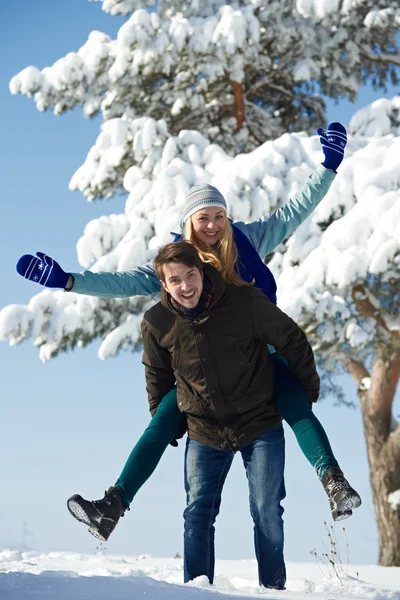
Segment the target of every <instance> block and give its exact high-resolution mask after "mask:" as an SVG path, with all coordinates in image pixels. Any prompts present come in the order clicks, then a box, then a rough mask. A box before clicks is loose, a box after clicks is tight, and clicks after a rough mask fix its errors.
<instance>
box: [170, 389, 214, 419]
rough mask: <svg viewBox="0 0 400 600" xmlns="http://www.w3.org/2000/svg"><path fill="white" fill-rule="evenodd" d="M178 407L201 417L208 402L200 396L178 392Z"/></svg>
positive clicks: (189, 413) (182, 410)
mask: <svg viewBox="0 0 400 600" xmlns="http://www.w3.org/2000/svg"><path fill="white" fill-rule="evenodd" d="M177 400H178V408H179V410H180V411H181V412H184V413H187V414H188V415H196V416H197V417H200V416H201V415H202V414H203V412H204V409H205V407H206V406H207V403H206V402H205V401H204V400H203V399H202V398H200V397H199V396H189V395H186V394H182V393H179V392H178V399H177Z"/></svg>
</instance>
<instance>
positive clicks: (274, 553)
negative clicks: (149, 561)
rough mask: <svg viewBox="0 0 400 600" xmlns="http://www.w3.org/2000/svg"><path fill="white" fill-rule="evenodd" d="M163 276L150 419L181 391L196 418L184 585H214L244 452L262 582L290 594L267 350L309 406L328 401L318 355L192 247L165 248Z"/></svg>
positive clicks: (150, 373)
mask: <svg viewBox="0 0 400 600" xmlns="http://www.w3.org/2000/svg"><path fill="white" fill-rule="evenodd" d="M154 267H155V270H156V273H157V276H158V277H159V279H160V281H161V283H162V288H163V289H162V292H161V301H160V302H159V303H158V304H156V305H155V306H153V307H152V308H151V309H150V310H148V311H147V312H146V313H145V315H144V319H143V323H142V336H143V345H144V353H143V364H144V365H145V368H146V384H147V392H148V396H149V403H150V410H151V412H152V413H154V411H155V410H156V409H157V406H158V404H159V403H160V402H161V400H162V398H163V397H164V396H165V395H166V393H167V392H168V391H169V390H171V388H172V387H173V386H174V385H175V382H176V385H177V399H178V406H179V409H180V410H181V411H182V412H185V413H186V415H187V423H188V435H189V437H188V441H187V446H186V455H185V488H186V493H187V507H186V509H185V512H184V521H185V533H184V579H185V582H187V581H190V580H192V579H194V578H195V577H198V576H200V575H206V576H207V577H208V579H209V581H210V583H212V582H213V578H214V562H215V559H214V522H215V519H216V517H217V515H218V512H219V507H220V501H221V494H222V488H223V485H224V482H225V479H226V476H227V473H228V471H229V469H230V466H231V464H232V460H233V457H234V453H235V452H237V451H240V452H241V454H242V458H243V463H244V466H245V469H246V474H247V478H248V482H249V491H250V511H251V514H252V517H253V521H254V533H255V551H256V556H257V562H258V572H259V582H260V585H263V586H265V587H266V588H273V589H284V585H285V581H286V570H285V563H284V558H283V521H282V513H283V508H282V507H281V504H280V502H281V500H282V499H283V498H284V497H285V486H284V477H283V470H284V436H283V428H282V423H281V417H280V415H279V414H278V413H277V412H276V408H275V405H274V402H273V391H274V383H273V364H272V360H271V358H270V354H269V351H268V348H267V344H271V345H273V346H274V347H275V348H276V349H277V350H278V351H279V352H280V354H281V355H282V356H283V357H284V358H285V359H286V360H287V361H288V364H289V367H290V369H291V370H292V372H293V374H294V375H295V376H296V377H297V378H298V379H299V381H300V383H301V384H302V386H303V389H304V391H305V393H306V394H307V397H308V399H309V401H310V402H313V401H315V400H316V399H317V398H318V394H319V377H318V374H317V371H316V368H315V363H314V358H313V352H312V349H311V347H310V345H309V343H308V342H307V339H306V336H305V335H304V333H303V332H302V331H301V329H300V328H299V327H298V326H297V325H296V323H294V321H292V319H290V318H289V317H288V316H287V315H285V314H284V313H282V311H280V310H279V309H278V308H277V307H276V306H275V305H274V304H272V303H271V302H270V301H269V300H268V298H266V296H265V295H264V294H263V293H262V292H261V291H260V290H258V289H256V288H254V287H252V286H251V285H248V284H245V283H243V286H236V285H232V284H228V283H226V282H225V281H224V280H223V279H222V277H221V275H220V274H219V273H218V272H217V271H216V270H215V269H214V268H213V267H211V266H210V265H207V264H202V262H201V261H200V258H199V256H198V254H197V251H196V250H195V248H194V247H193V246H192V245H191V244H190V243H188V242H175V243H172V244H168V245H166V246H164V247H163V248H161V250H160V251H159V253H158V255H157V257H156V259H155V261H154Z"/></svg>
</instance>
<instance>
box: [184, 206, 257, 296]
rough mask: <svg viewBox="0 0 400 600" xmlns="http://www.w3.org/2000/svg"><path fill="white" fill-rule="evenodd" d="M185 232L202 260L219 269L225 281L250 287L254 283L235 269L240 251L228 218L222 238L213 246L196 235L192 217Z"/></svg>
mask: <svg viewBox="0 0 400 600" xmlns="http://www.w3.org/2000/svg"><path fill="white" fill-rule="evenodd" d="M183 234H184V239H185V240H187V241H188V242H191V243H192V244H193V246H194V247H195V248H196V250H197V252H198V254H199V256H200V259H201V261H202V262H203V263H207V264H209V265H211V266H212V267H214V268H215V269H217V271H218V272H219V273H220V274H221V275H222V277H223V278H224V279H225V281H227V282H228V283H233V284H234V285H238V286H240V287H249V286H251V285H253V284H254V279H253V281H252V282H251V283H246V281H243V279H242V278H241V277H240V275H238V273H237V272H236V270H235V265H236V263H237V259H238V251H237V248H236V244H235V242H234V239H233V232H232V227H231V224H230V222H229V220H228V218H226V220H225V227H224V231H223V235H222V238H221V239H220V240H219V241H218V242H217V243H216V244H215V245H213V246H209V245H208V244H204V243H203V242H201V241H200V240H199V239H198V238H197V237H196V234H195V232H194V230H193V223H192V217H189V218H188V219H187V221H186V223H185V226H184V231H183Z"/></svg>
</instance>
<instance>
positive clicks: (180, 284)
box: [161, 263, 203, 308]
mask: <svg viewBox="0 0 400 600" xmlns="http://www.w3.org/2000/svg"><path fill="white" fill-rule="evenodd" d="M164 276H165V281H162V282H161V283H162V286H163V288H164V290H166V291H167V292H168V293H169V294H170V295H171V296H172V298H173V299H174V300H175V301H176V302H178V304H180V305H181V306H184V307H185V308H195V307H196V306H197V305H198V303H199V300H200V296H201V293H202V291H203V273H201V272H200V271H199V270H198V269H197V267H187V266H186V265H184V264H182V263H170V264H167V265H164Z"/></svg>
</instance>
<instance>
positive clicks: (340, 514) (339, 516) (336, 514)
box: [329, 500, 353, 521]
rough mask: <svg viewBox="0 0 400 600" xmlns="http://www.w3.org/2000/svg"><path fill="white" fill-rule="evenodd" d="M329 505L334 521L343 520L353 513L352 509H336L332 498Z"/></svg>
mask: <svg viewBox="0 0 400 600" xmlns="http://www.w3.org/2000/svg"><path fill="white" fill-rule="evenodd" d="M329 506H330V507H331V511H332V519H333V520H334V521H344V520H345V519H348V518H349V517H351V515H352V514H353V511H352V510H337V509H336V508H335V505H334V504H333V502H332V500H329Z"/></svg>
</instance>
